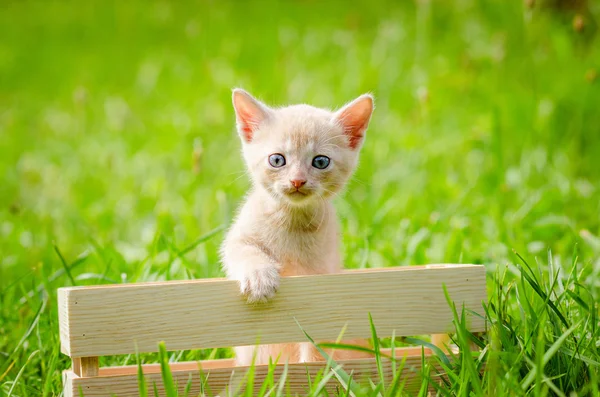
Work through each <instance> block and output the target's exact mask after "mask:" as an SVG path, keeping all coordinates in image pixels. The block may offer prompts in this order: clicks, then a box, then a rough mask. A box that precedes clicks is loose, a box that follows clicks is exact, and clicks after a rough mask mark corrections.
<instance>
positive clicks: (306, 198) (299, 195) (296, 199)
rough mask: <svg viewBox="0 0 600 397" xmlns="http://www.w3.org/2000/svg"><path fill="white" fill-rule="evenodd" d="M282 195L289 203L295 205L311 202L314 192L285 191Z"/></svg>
mask: <svg viewBox="0 0 600 397" xmlns="http://www.w3.org/2000/svg"><path fill="white" fill-rule="evenodd" d="M282 195H283V198H284V200H285V201H287V202H288V203H290V204H293V205H299V206H300V205H305V204H308V203H310V202H311V201H312V197H313V194H312V193H307V192H300V191H295V192H284V193H283V194H282Z"/></svg>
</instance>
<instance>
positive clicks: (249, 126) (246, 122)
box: [238, 111, 258, 142]
mask: <svg viewBox="0 0 600 397" xmlns="http://www.w3.org/2000/svg"><path fill="white" fill-rule="evenodd" d="M238 117H239V119H240V120H239V121H240V123H239V128H240V131H241V132H242V134H244V138H245V139H246V141H248V142H250V141H251V140H252V138H253V137H254V131H255V130H256V128H258V122H257V121H256V120H254V119H253V118H252V114H251V113H249V112H246V111H241V112H240V114H239V116H238Z"/></svg>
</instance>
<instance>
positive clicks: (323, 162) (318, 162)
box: [312, 156, 331, 170]
mask: <svg viewBox="0 0 600 397" xmlns="http://www.w3.org/2000/svg"><path fill="white" fill-rule="evenodd" d="M330 162H331V160H330V159H329V157H327V156H317V157H315V158H314V159H313V161H312V166H313V167H315V168H318V169H320V170H324V169H325V168H327V167H329V163H330Z"/></svg>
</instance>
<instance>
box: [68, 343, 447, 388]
mask: <svg viewBox="0 0 600 397" xmlns="http://www.w3.org/2000/svg"><path fill="white" fill-rule="evenodd" d="M388 353H389V351H388ZM397 353H398V354H397V355H396V356H397V357H402V356H403V355H406V356H407V358H406V362H405V366H404V370H403V376H404V377H405V378H406V386H405V391H407V392H412V393H416V392H418V390H419V388H420V386H421V380H422V377H421V370H422V360H421V349H420V348H407V349H397ZM425 353H426V355H430V354H431V352H429V351H428V350H425ZM426 360H428V362H429V363H430V364H432V366H433V368H434V369H433V371H432V372H431V375H432V377H433V378H434V379H435V378H436V377H437V378H439V375H438V374H439V373H441V368H440V366H439V365H437V364H436V361H435V360H433V359H429V358H426ZM198 364H200V365H201V366H202V373H203V374H204V377H201V375H200V370H199V366H198ZM338 364H340V365H342V367H343V368H344V370H345V371H347V372H348V373H350V371H354V372H353V379H354V381H356V382H359V383H364V382H368V379H369V378H370V379H377V377H378V374H377V365H376V363H375V359H361V360H347V361H340V362H338ZM232 366H233V360H213V361H210V362H203V361H201V362H200V363H196V362H187V363H174V364H171V371H172V374H173V379H174V381H175V382H176V384H177V385H178V390H179V393H180V394H183V391H184V389H185V387H186V385H187V383H188V382H189V381H190V380H191V388H190V395H199V393H200V391H201V384H202V383H203V379H204V382H205V383H204V384H205V385H208V388H210V391H211V394H209V395H214V396H217V395H221V396H224V395H229V393H228V392H227V391H226V388H229V389H230V390H233V391H234V392H235V390H236V389H237V388H238V387H240V389H242V390H243V388H242V386H243V383H242V382H243V378H244V375H245V374H246V371H247V370H248V367H235V368H232ZM323 366H324V363H323V362H314V363H302V364H290V365H289V366H288V374H287V385H288V386H289V388H290V392H291V394H292V395H295V394H299V395H305V394H306V389H307V387H308V386H307V385H308V378H307V372H308V374H310V376H311V378H313V379H314V377H315V376H316V374H317V372H318V371H319V370H322V368H323ZM142 368H143V371H144V375H145V377H146V384H147V386H148V393H149V395H152V393H153V383H156V386H157V389H158V391H159V395H160V396H164V395H165V392H164V386H163V382H162V377H161V373H160V366H159V365H158V364H151V365H144V366H143V367H142ZM383 370H384V374H385V380H386V382H387V383H388V384H389V382H391V380H392V379H393V373H392V366H391V362H390V360H387V359H383ZM136 372H137V367H136V366H127V367H113V368H102V369H101V370H100V376H98V377H91V378H84V377H78V376H77V375H75V374H74V373H73V372H71V371H68V372H66V374H65V378H66V383H65V396H77V395H78V393H79V388H81V390H82V391H83V393H84V395H85V396H86V397H109V396H113V395H118V396H119V397H134V396H135V397H137V396H139V395H140V393H139V389H138V379H137V374H136ZM267 372H268V367H267V366H266V365H259V366H257V367H256V368H255V377H254V379H255V385H254V392H255V393H256V392H258V390H259V389H260V387H261V385H262V382H263V381H264V379H265V378H266V376H267ZM282 372H283V366H282V365H278V366H277V368H276V370H275V371H274V380H275V382H278V381H279V379H281V378H280V377H281V375H282ZM338 385H339V384H338V382H337V381H336V380H335V377H333V378H332V379H331V381H330V382H329V384H328V385H327V389H328V390H329V392H335V389H336V387H338ZM234 394H236V395H237V394H238V393H234Z"/></svg>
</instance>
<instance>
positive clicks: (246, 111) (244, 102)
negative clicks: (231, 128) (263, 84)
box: [232, 88, 271, 143]
mask: <svg viewBox="0 0 600 397" xmlns="http://www.w3.org/2000/svg"><path fill="white" fill-rule="evenodd" d="M232 100H233V108H234V109H235V118H236V121H237V129H238V133H239V134H240V136H241V137H242V139H243V140H244V142H246V143H250V142H251V141H252V138H254V132H255V131H256V130H257V129H258V127H259V125H260V124H261V123H262V122H263V121H265V120H266V119H267V118H268V117H269V115H270V113H271V109H270V108H269V107H268V106H267V105H265V104H263V103H262V102H261V101H259V100H258V99H256V98H254V97H253V96H252V95H250V94H249V93H247V92H246V91H244V90H242V89H241V88H236V89H234V90H233V98H232Z"/></svg>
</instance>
